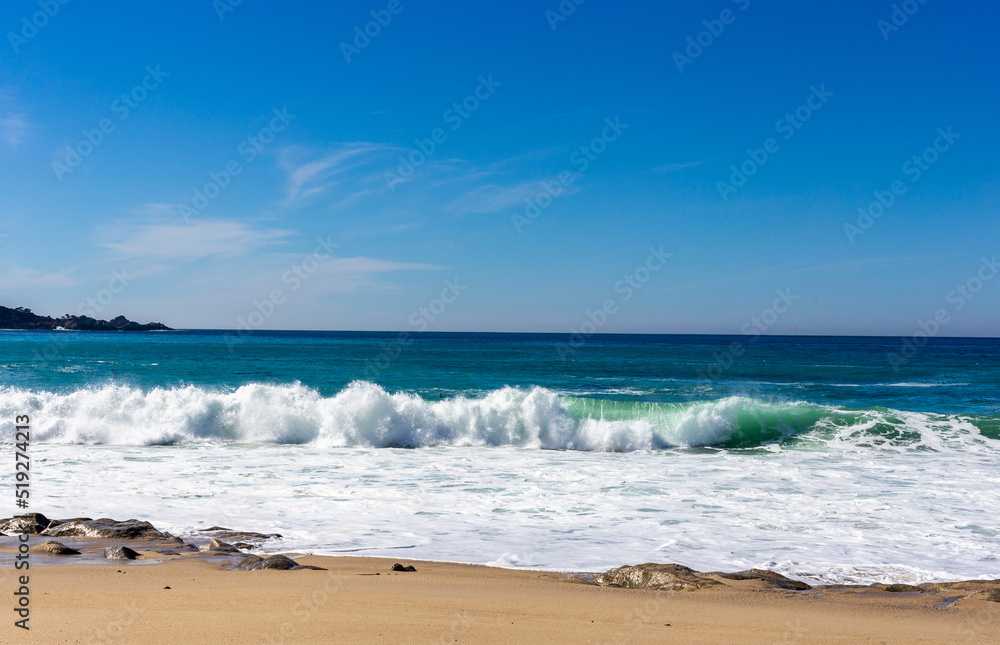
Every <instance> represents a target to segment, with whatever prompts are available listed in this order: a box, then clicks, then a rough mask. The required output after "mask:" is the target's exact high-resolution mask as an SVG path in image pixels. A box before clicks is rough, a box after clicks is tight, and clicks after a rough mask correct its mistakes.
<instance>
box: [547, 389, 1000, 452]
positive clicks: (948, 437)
mask: <svg viewBox="0 0 1000 645" xmlns="http://www.w3.org/2000/svg"><path fill="white" fill-rule="evenodd" d="M561 403H562V405H563V406H564V407H565V408H566V411H567V413H568V414H569V416H570V417H572V418H573V419H575V420H577V421H578V422H581V423H586V422H587V421H588V420H589V421H596V422H604V423H607V422H622V423H635V422H641V421H646V422H648V423H649V424H650V425H651V426H652V430H653V433H654V437H655V441H654V444H655V445H654V447H656V448H673V447H679V446H715V447H720V448H757V447H761V446H764V445H767V444H782V445H783V446H786V447H788V448H798V449H807V450H808V449H824V448H825V447H828V446H830V445H831V444H834V443H838V444H840V445H841V446H842V447H854V448H872V449H907V448H909V449H918V450H920V449H941V448H944V447H947V446H948V445H949V444H953V443H954V442H955V441H959V442H962V441H966V440H974V441H981V440H982V438H985V439H987V440H994V441H995V440H1000V418H998V417H993V416H983V415H979V416H968V415H935V414H925V413H913V412H899V411H896V410H890V409H887V408H868V409H861V410H851V409H846V408H842V409H834V408H828V407H824V406H819V405H815V404H810V403H800V402H794V403H770V402H766V401H760V400H757V399H752V398H747V397H729V398H726V399H720V400H716V401H697V402H691V403H648V402H632V401H610V400H600V399H587V398H575V397H565V398H563V399H562V400H561Z"/></svg>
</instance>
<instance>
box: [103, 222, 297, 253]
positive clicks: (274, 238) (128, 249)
mask: <svg viewBox="0 0 1000 645" xmlns="http://www.w3.org/2000/svg"><path fill="white" fill-rule="evenodd" d="M291 234H292V232H291V231H284V230H278V229H255V228H252V227H250V226H248V225H247V224H245V223H243V222H238V221H230V220H201V221H195V222H192V223H188V224H185V223H183V222H181V223H177V224H172V223H151V224H146V225H142V226H138V227H127V228H126V229H125V230H121V231H118V235H117V237H120V238H121V239H119V240H118V241H105V242H102V243H100V246H103V247H105V248H108V249H111V250H112V251H113V252H114V253H115V254H116V255H118V256H119V257H121V258H144V259H156V260H170V259H178V260H197V259H201V258H206V257H223V258H228V257H237V256H241V255H245V254H247V253H249V252H251V251H254V250H256V249H259V248H261V247H264V246H268V245H273V244H279V243H281V242H282V241H283V240H284V238H286V237H288V236H289V235H291Z"/></svg>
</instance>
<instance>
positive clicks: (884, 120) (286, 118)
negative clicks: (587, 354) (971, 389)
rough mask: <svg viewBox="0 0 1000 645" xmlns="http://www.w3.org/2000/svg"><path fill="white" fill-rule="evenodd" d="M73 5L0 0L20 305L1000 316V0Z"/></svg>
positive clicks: (497, 314) (739, 324) (5, 218)
mask: <svg viewBox="0 0 1000 645" xmlns="http://www.w3.org/2000/svg"><path fill="white" fill-rule="evenodd" d="M63 2H66V3H65V4H62V3H60V2H59V1H58V0H52V1H51V2H45V1H43V2H41V3H39V2H37V1H36V2H28V1H20V0H19V1H12V2H6V3H4V5H3V8H2V10H0V27H2V30H0V31H2V32H3V33H4V34H6V37H5V39H4V42H3V43H0V45H2V47H0V51H2V53H0V303H2V304H6V305H8V306H28V307H31V308H32V309H34V310H36V311H38V312H40V313H46V314H52V315H56V314H62V313H77V312H84V313H90V314H96V315H97V317H104V318H107V317H110V316H114V315H117V314H119V313H121V314H124V315H126V316H128V317H129V318H133V319H139V320H142V321H144V322H145V321H147V320H161V321H163V322H165V323H167V324H169V325H171V326H174V327H185V328H198V327H205V328H227V329H231V328H234V327H236V326H237V325H238V324H240V321H243V322H244V323H245V324H247V325H249V326H251V327H254V328H268V329H382V330H416V329H420V328H424V327H426V328H427V329H433V330H441V331H445V330H496V331H551V332H565V331H569V330H570V329H571V328H572V329H580V327H581V325H583V324H584V323H585V321H588V320H594V319H596V320H598V321H600V322H599V324H596V326H595V327H594V329H595V330H597V331H601V332H668V333H672V332H676V333H733V334H738V333H741V330H742V329H744V328H745V326H746V325H747V324H748V322H750V321H753V320H754V319H758V320H760V319H762V318H761V317H762V315H763V320H767V321H770V322H769V324H766V325H763V326H764V327H766V329H763V331H766V333H782V334H884V335H900V336H908V335H911V334H913V333H915V332H916V331H917V330H919V329H920V327H919V323H920V322H921V321H926V320H928V319H930V318H932V317H934V315H935V313H936V312H938V311H940V310H942V309H943V310H945V311H946V312H947V313H948V321H947V323H946V324H944V325H943V326H942V328H941V329H940V330H939V331H937V332H935V333H940V334H941V335H989V336H995V335H997V333H996V332H997V327H996V322H995V321H996V320H998V319H1000V279H998V280H995V281H993V277H994V275H993V274H995V273H996V270H995V269H993V268H991V267H992V266H993V265H992V264H991V263H990V262H991V259H992V258H993V257H994V256H995V255H1000V236H998V235H997V233H998V225H997V222H998V220H997V214H998V206H1000V179H998V170H1000V168H998V166H1000V155H998V154H997V152H996V151H997V148H998V143H1000V129H998V122H997V119H996V105H997V98H998V94H1000V91H998V84H997V81H998V75H1000V74H998V69H997V61H998V60H1000V56H998V54H1000V52H998V45H997V42H998V41H997V39H996V38H995V34H994V33H993V32H994V31H995V28H996V25H997V24H998V18H1000V7H997V6H996V4H995V3H990V2H968V3H957V4H956V3H945V2H941V1H940V0H927V1H926V2H924V3H922V4H921V3H920V2H919V1H918V0H912V2H910V3H908V4H907V3H903V4H897V5H896V6H897V7H899V8H898V10H897V9H894V7H893V3H891V2H884V3H883V2H867V1H866V2H861V1H848V2H839V3H821V4H817V3H801V2H781V1H771V2H764V1H763V0H738V1H736V2H733V1H731V0H715V1H711V2H692V3H653V2H624V3H610V2H606V1H602V0H586V1H585V2H582V3H581V4H579V5H577V4H575V3H573V2H572V1H571V0H567V1H566V2H563V3H562V5H560V3H559V2H557V1H556V0H550V1H548V2H546V1H539V2H526V1H525V2H518V1H512V2H505V3H492V4H489V5H484V4H483V3H461V2H434V3H431V2H421V1H419V0H399V1H398V2H388V1H386V2H383V1H381V0H378V1H373V2H340V3H319V2H301V3H295V4H294V5H279V4H278V3H273V2H264V1H263V0H244V1H243V2H242V3H240V4H238V5H236V6H231V5H230V4H229V3H228V0H220V1H219V2H215V3H213V2H212V1H211V0H198V1H192V0H183V1H178V2H172V3H162V5H160V6H155V7H154V6H149V3H135V2H108V3H103V4H102V6H101V8H97V7H93V6H91V5H90V4H89V3H84V2H79V1H72V0H70V1H68V2H67V1H66V0H63ZM674 4H677V5H679V6H673V5H674ZM904 5H905V6H904ZM560 7H561V8H560ZM46 8H47V9H48V12H49V13H50V14H54V15H51V16H48V15H44V14H42V15H41V16H40V17H39V12H42V11H45V10H46ZM56 8H57V11H56ZM570 9H572V11H570ZM560 11H561V12H562V13H560ZM372 12H375V13H374V14H373V13H372ZM220 16H221V17H220ZM377 20H381V21H382V22H383V23H385V24H379V23H378V22H373V21H377ZM894 20H895V22H893V21H894ZM32 21H34V22H35V23H36V24H35V25H32V24H31V23H32ZM880 21H881V22H880ZM39 24H40V25H41V26H40V27H36V25H39ZM366 29H367V31H368V33H369V34H374V35H372V36H364V35H362V36H358V35H357V34H358V33H359V32H360V33H362V34H364V31H365V30H366ZM712 32H715V33H712ZM689 39H690V40H689ZM699 42H700V44H699ZM343 43H347V44H346V45H344V44H343ZM797 110H798V112H797V114H798V116H796V111H797ZM789 114H790V115H791V117H787V116H786V115H789ZM609 124H611V125H609ZM102 128H103V129H104V130H105V131H103V132H102ZM939 129H940V130H939ZM939 132H943V133H945V134H944V135H942V134H940V133H939ZM88 138H89V139H90V140H91V141H88V140H87V139H88ZM98 139H99V141H98ZM769 139H770V141H769ZM92 141H96V142H97V143H96V144H93V143H92ZM88 144H89V145H88ZM432 145H433V150H431V146H432ZM935 145H936V146H937V148H936V149H935ZM421 147H422V148H423V151H421V150H420V148H421ZM928 149H930V150H928ZM748 151H749V152H748ZM425 153H429V154H425ZM764 154H766V159H765V158H764V156H763V155H764ZM915 155H916V156H917V161H915V162H914V161H913V157H914V156H915ZM406 158H410V159H411V161H412V162H414V163H412V164H411V165H406V164H405V163H402V162H401V159H406ZM755 159H756V160H755ZM908 163H909V166H907V165H906V164H908ZM741 166H743V167H744V168H745V170H746V171H747V172H748V173H749V172H752V174H751V175H750V176H745V175H738V176H736V177H733V174H734V172H733V167H735V168H736V169H737V170H739V168H740V167H741ZM227 169H228V170H227ZM229 170H233V171H236V172H238V174H236V172H234V173H233V174H230V173H229ZM741 177H742V179H743V181H741ZM894 182H897V183H896V184H894ZM209 184H213V185H214V186H218V189H216V188H215V187H213V185H209ZM737 184H740V185H737ZM726 185H728V188H727V186H726ZM894 186H895V189H896V190H897V194H893V187H894ZM197 191H201V192H200V194H201V195H207V197H202V198H199V197H198V195H199V193H198V192H197ZM876 191H879V192H880V194H881V195H882V198H883V200H884V201H886V202H888V201H889V199H890V197H891V200H892V201H891V204H890V205H888V206H881V205H880V204H878V203H877V201H876V199H877V195H876ZM551 195H555V196H554V197H552V196H551ZM526 200H530V202H529V201H526ZM529 204H534V205H535V206H537V208H536V207H535V206H530V205H529ZM873 204H876V206H874V207H873V206H872V205H873ZM542 206H544V208H543V207H542ZM859 208H862V209H865V210H868V211H871V212H874V213H876V214H878V215H879V216H878V217H877V218H875V217H869V218H867V219H864V218H863V219H862V220H860V221H859V217H861V216H860V214H859V212H858V209H859ZM845 225H848V226H847V228H845ZM851 226H853V227H855V228H851ZM318 240H322V241H323V242H324V244H325V245H326V246H325V247H324V246H321V245H320V244H319V241H318ZM324 248H325V249H327V250H324ZM650 249H653V251H655V252H657V253H659V254H661V255H662V254H665V253H669V254H670V257H669V258H668V259H665V260H662V261H661V260H655V259H654V260H651V259H650V258H651V257H652V256H651V250H650ZM328 251H329V252H328ZM983 258H985V259H986V263H985V264H984V263H983ZM653 267H655V268H653ZM651 269H652V270H651ZM116 276H119V277H116ZM446 281H450V282H449V284H450V285H452V287H449V286H447V285H446ZM456 281H457V282H456ZM970 281H971V282H970ZM630 284H631V285H633V286H629V285H630ZM455 285H458V287H457V288H454V287H455ZM959 287H961V288H962V289H964V291H956V289H958V288H959ZM449 289H451V290H449ZM970 289H971V290H970ZM779 291H781V292H783V293H785V294H791V296H792V298H791V304H790V305H788V304H784V303H781V304H780V305H779V306H777V307H775V302H776V300H777V299H778V298H779V296H778V295H777V293H778V292H779ZM956 294H964V295H956ZM609 301H611V302H610V306H609V307H607V311H608V312H610V313H607V314H606V315H604V316H603V317H602V316H601V315H591V316H588V312H591V313H593V312H596V311H597V310H598V309H601V308H602V307H604V306H605V305H607V304H608V303H609ZM959 303H961V306H959ZM778 309H783V310H784V311H780V312H779V311H777V310H778ZM254 312H258V313H256V314H254ZM424 312H426V313H424ZM769 312H770V313H769ZM592 324H593V323H592ZM585 329H589V328H587V327H585Z"/></svg>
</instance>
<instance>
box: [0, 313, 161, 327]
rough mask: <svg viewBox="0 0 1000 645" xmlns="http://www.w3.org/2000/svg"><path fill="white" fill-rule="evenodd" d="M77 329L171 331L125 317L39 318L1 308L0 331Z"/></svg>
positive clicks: (35, 315)
mask: <svg viewBox="0 0 1000 645" xmlns="http://www.w3.org/2000/svg"><path fill="white" fill-rule="evenodd" d="M57 327H62V328H64V329H75V330H78V331H171V329H170V327H167V326H166V325H163V324H160V323H147V324H145V325H140V324H139V323H137V322H132V321H131V320H129V319H128V318H126V317H125V316H117V317H116V318H112V319H111V320H97V319H95V318H91V317H90V316H72V315H70V314H66V315H65V316H63V317H61V318H51V317H49V316H39V315H38V314H34V313H32V312H31V310H30V309H25V308H24V307H17V308H16V309H11V308H10V307H0V329H56V328H57Z"/></svg>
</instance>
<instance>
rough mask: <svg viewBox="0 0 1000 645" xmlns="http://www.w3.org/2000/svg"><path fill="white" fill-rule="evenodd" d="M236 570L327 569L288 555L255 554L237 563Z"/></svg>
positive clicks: (234, 567) (234, 566)
mask: <svg viewBox="0 0 1000 645" xmlns="http://www.w3.org/2000/svg"><path fill="white" fill-rule="evenodd" d="M233 569H235V570H236V571H257V570H259V569H278V570H281V571H300V570H302V569H313V570H315V571H326V569H323V568H322V567H313V566H309V565H302V564H298V563H297V562H295V560H292V559H291V558H289V557H288V556H284V555H272V556H270V557H267V558H259V557H257V556H255V555H248V556H247V557H245V558H243V559H242V560H240V561H239V562H237V563H236V564H235V565H233Z"/></svg>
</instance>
